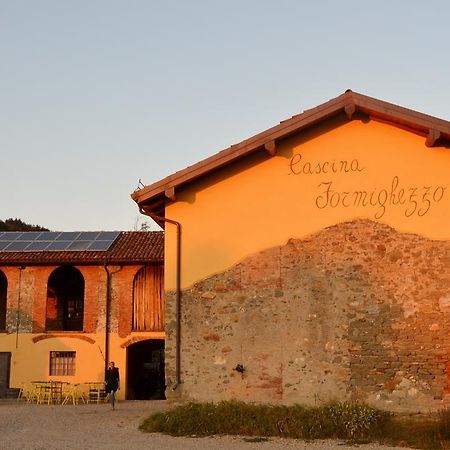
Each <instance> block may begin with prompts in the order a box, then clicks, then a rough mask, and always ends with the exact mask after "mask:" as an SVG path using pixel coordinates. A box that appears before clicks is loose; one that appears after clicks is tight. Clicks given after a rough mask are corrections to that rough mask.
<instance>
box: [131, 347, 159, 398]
mask: <svg viewBox="0 0 450 450" xmlns="http://www.w3.org/2000/svg"><path fill="white" fill-rule="evenodd" d="M164 391H165V378H164V340H162V339H158V340H156V339H149V340H145V341H140V342H136V343H135V344H132V345H130V346H129V347H128V348H127V400H164V399H165V398H166V397H165V393H164Z"/></svg>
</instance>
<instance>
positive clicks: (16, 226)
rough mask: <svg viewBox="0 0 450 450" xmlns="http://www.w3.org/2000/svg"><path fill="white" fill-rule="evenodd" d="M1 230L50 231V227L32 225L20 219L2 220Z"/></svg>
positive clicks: (0, 222) (0, 223)
mask: <svg viewBox="0 0 450 450" xmlns="http://www.w3.org/2000/svg"><path fill="white" fill-rule="evenodd" d="M0 231H49V229H48V228H44V227H41V226H39V225H30V224H28V223H25V222H23V221H22V220H20V219H13V218H9V219H5V220H0Z"/></svg>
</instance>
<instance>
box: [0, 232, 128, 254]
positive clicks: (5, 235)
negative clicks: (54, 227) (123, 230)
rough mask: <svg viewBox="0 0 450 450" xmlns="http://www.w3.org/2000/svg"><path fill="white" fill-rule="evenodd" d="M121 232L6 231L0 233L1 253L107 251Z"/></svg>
mask: <svg viewBox="0 0 450 450" xmlns="http://www.w3.org/2000/svg"><path fill="white" fill-rule="evenodd" d="M119 234H120V231H64V232H61V231H43V232H40V231H39V232H36V231H25V232H17V231H6V232H2V233H0V251H11V252H18V251H19V252H20V251H27V252H28V251H30V252H40V251H54V252H61V251H106V250H108V249H109V248H110V247H111V245H112V244H113V243H114V241H115V240H116V239H117V237H118V236H119Z"/></svg>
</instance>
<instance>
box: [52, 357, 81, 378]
mask: <svg viewBox="0 0 450 450" xmlns="http://www.w3.org/2000/svg"><path fill="white" fill-rule="evenodd" d="M75 357H76V352H50V375H56V376H60V375H75Z"/></svg>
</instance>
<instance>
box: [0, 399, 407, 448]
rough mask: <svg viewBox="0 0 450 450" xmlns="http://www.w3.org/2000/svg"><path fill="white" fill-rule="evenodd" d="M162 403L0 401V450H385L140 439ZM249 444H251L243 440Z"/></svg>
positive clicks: (229, 439)
mask: <svg viewBox="0 0 450 450" xmlns="http://www.w3.org/2000/svg"><path fill="white" fill-rule="evenodd" d="M168 407H169V405H168V404H167V402H161V401H159V402H156V401H153V402H152V401H135V402H133V401H126V402H120V403H119V404H118V405H117V407H116V410H115V411H112V410H111V409H110V407H109V405H104V404H103V405H76V406H73V405H65V406H59V405H50V406H48V405H34V404H26V403H25V402H18V401H12V400H9V401H7V400H2V401H0V449H1V450H13V449H14V450H19V449H20V450H56V449H58V450H59V449H61V450H63V449H64V450H66V449H77V450H87V449H96V450H97V449H99V450H102V449H105V450H106V449H108V450H115V449H125V450H135V449H136V450H137V449H139V450H142V449H145V448H148V449H166V448H168V449H170V450H190V449H192V450H202V449H208V450H209V449H211V450H241V449H243V450H257V449H263V450H274V449H297V450H303V449H305V450H314V449H316V450H319V449H322V450H323V449H329V450H333V449H336V450H350V449H351V450H354V449H355V448H356V447H358V448H359V449H362V450H373V449H383V450H389V449H394V448H399V447H385V446H380V445H378V444H370V445H359V446H355V445H348V444H346V443H344V442H339V441H314V442H305V441H299V440H294V439H272V438H270V439H269V440H267V441H263V442H248V441H247V440H246V438H243V437H230V436H215V437H211V438H195V437H182V438H181V437H171V436H165V435H162V434H146V433H141V432H140V431H139V430H138V429H137V427H138V425H139V423H140V422H141V421H142V420H143V419H144V418H145V417H147V416H148V415H150V414H151V413H152V412H156V411H162V410H164V409H167V408H168ZM247 439H248V440H251V438H247ZM403 450H405V449H404V448H403Z"/></svg>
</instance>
